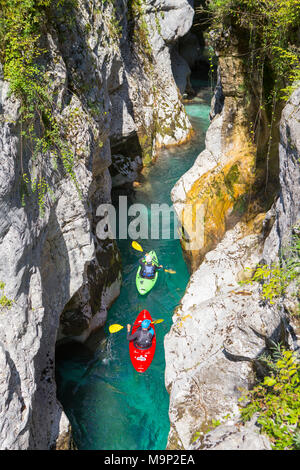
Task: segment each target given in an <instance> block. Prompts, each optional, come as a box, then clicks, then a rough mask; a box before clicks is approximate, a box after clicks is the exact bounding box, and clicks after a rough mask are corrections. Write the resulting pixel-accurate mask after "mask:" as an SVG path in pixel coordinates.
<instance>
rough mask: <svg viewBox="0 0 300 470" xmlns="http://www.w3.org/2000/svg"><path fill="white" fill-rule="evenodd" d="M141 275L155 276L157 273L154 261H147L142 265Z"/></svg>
mask: <svg viewBox="0 0 300 470" xmlns="http://www.w3.org/2000/svg"><path fill="white" fill-rule="evenodd" d="M141 275H142V276H143V277H154V275H155V265H154V264H152V263H151V264H147V263H145V264H144V265H143V266H142V270H141Z"/></svg>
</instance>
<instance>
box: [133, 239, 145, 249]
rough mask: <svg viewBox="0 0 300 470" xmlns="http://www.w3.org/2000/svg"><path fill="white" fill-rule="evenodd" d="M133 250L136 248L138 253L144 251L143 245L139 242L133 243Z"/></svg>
mask: <svg viewBox="0 0 300 470" xmlns="http://www.w3.org/2000/svg"><path fill="white" fill-rule="evenodd" d="M131 246H132V248H134V249H135V250H137V251H144V250H143V248H142V247H141V245H140V244H139V243H138V242H135V241H133V242H132V243H131Z"/></svg>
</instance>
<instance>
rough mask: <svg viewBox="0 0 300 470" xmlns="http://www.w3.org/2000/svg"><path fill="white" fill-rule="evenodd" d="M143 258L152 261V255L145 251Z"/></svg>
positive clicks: (147, 261)
mask: <svg viewBox="0 0 300 470" xmlns="http://www.w3.org/2000/svg"><path fill="white" fill-rule="evenodd" d="M145 260H146V263H151V261H152V256H151V255H149V253H147V254H146V256H145Z"/></svg>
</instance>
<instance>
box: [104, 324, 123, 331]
mask: <svg viewBox="0 0 300 470" xmlns="http://www.w3.org/2000/svg"><path fill="white" fill-rule="evenodd" d="M122 328H124V326H122V325H117V324H114V325H109V328H108V329H109V332H110V333H117V332H118V331H120V330H122Z"/></svg>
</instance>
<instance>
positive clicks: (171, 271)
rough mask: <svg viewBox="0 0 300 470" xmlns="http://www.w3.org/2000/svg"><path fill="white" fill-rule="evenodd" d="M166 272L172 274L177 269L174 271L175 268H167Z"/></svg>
mask: <svg viewBox="0 0 300 470" xmlns="http://www.w3.org/2000/svg"><path fill="white" fill-rule="evenodd" d="M165 272H166V273H170V274H176V271H174V269H165Z"/></svg>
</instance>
